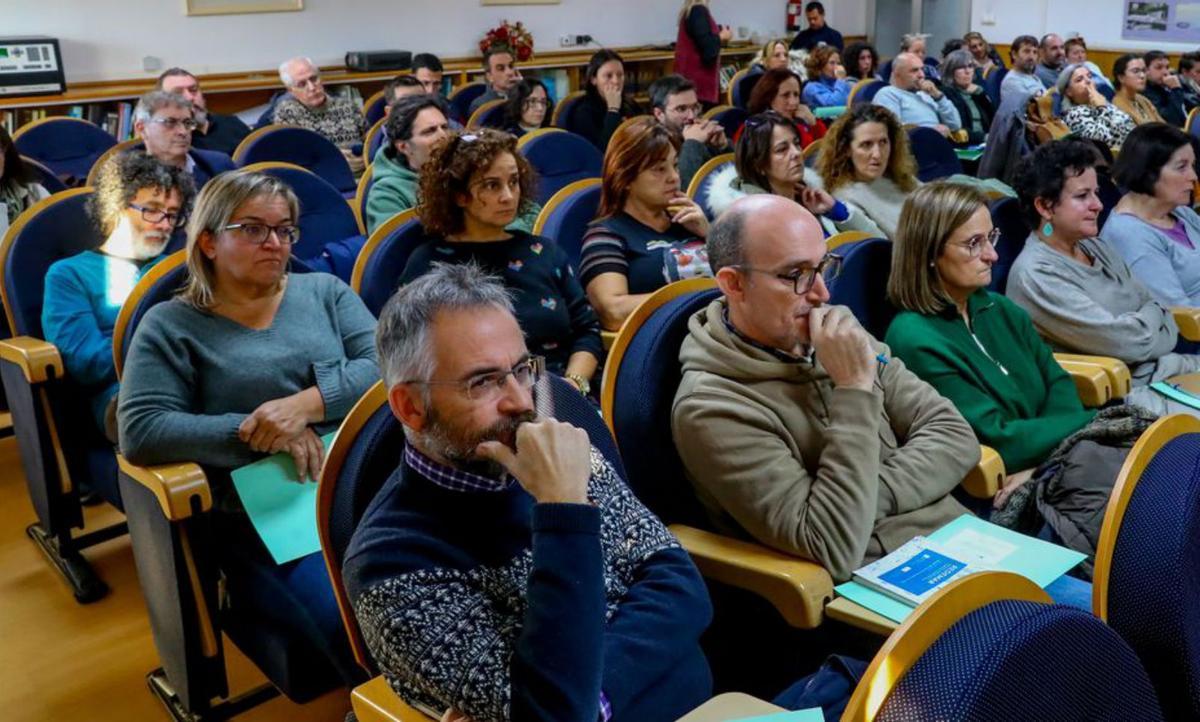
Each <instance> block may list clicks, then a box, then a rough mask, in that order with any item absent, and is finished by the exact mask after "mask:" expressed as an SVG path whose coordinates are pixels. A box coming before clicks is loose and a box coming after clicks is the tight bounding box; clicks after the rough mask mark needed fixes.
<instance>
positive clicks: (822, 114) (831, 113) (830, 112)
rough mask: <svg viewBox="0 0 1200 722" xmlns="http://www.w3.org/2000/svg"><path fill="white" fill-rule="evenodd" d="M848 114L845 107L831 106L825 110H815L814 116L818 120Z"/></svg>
mask: <svg viewBox="0 0 1200 722" xmlns="http://www.w3.org/2000/svg"><path fill="white" fill-rule="evenodd" d="M845 112H846V106H844V105H829V106H826V107H824V108H813V115H815V116H817V117H818V118H836V117H838V116H839V115H841V114H842V113H845Z"/></svg>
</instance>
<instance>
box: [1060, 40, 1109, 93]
mask: <svg viewBox="0 0 1200 722" xmlns="http://www.w3.org/2000/svg"><path fill="white" fill-rule="evenodd" d="M1063 49H1064V50H1066V51H1067V62H1068V63H1070V64H1071V65H1085V66H1087V69H1088V70H1089V71H1091V73H1092V82H1094V83H1095V84H1096V87H1100V86H1101V85H1107V86H1108V87H1109V88H1110V89H1111V88H1112V81H1111V80H1109V79H1108V77H1107V76H1105V75H1104V71H1103V70H1101V69H1100V66H1099V65H1096V64H1095V63H1093V62H1092V61H1090V60H1088V59H1087V41H1085V40H1084V39H1083V38H1082V37H1079V36H1076V37H1073V38H1068V39H1067V42H1066V43H1064V44H1063Z"/></svg>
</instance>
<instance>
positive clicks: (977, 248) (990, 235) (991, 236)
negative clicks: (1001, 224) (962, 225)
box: [951, 228, 1000, 258]
mask: <svg viewBox="0 0 1200 722" xmlns="http://www.w3.org/2000/svg"><path fill="white" fill-rule="evenodd" d="M985 243H986V244H987V245H989V246H991V247H992V250H995V249H996V246H998V245H1000V229H999V228H993V229H992V230H990V231H988V232H987V234H979V235H975V236H971V237H970V238H968V239H967V240H965V241H962V242H961V243H953V244H951V245H954V246H958V247H960V248H965V249H967V253H968V254H970V256H971V258H979V257H980V256H982V255H983V246H984V244H985Z"/></svg>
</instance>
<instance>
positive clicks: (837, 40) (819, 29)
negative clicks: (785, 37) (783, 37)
mask: <svg viewBox="0 0 1200 722" xmlns="http://www.w3.org/2000/svg"><path fill="white" fill-rule="evenodd" d="M804 17H805V18H806V19H807V20H808V27H807V28H805V29H803V30H801V31H800V32H798V33H796V37H795V38H793V39H792V50H812V49H813V48H815V47H817V46H818V45H821V44H824V45H832V46H833V47H835V48H837V49H838V50H841V49H842V45H843V43H842V34H841V33H839V32H838V31H836V30H834V29H833V28H831V27H829V26H828V25H826V24H825V6H824V5H822V4H821V3H819V2H816V0H814V1H813V2H810V3H809V4H807V5H805V6H804Z"/></svg>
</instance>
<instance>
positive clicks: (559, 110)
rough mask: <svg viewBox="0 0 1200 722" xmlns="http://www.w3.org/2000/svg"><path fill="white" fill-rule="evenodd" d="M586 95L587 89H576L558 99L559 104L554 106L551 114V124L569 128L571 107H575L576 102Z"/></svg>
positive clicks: (564, 128) (565, 128)
mask: <svg viewBox="0 0 1200 722" xmlns="http://www.w3.org/2000/svg"><path fill="white" fill-rule="evenodd" d="M584 95H586V92H585V91H582V90H576V91H575V92H573V93H568V94H567V95H566V96H565V97H564V98H563V99H562V100H560V101H558V104H557V105H555V106H554V113H553V114H552V115H551V116H550V124H551V125H553V126H554V127H555V128H562V129H563V130H567V129H568V128H567V123H568V122H570V119H571V109H572V108H574V107H575V104H576V103H578V102H579V101H581V100H583V96H584Z"/></svg>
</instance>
